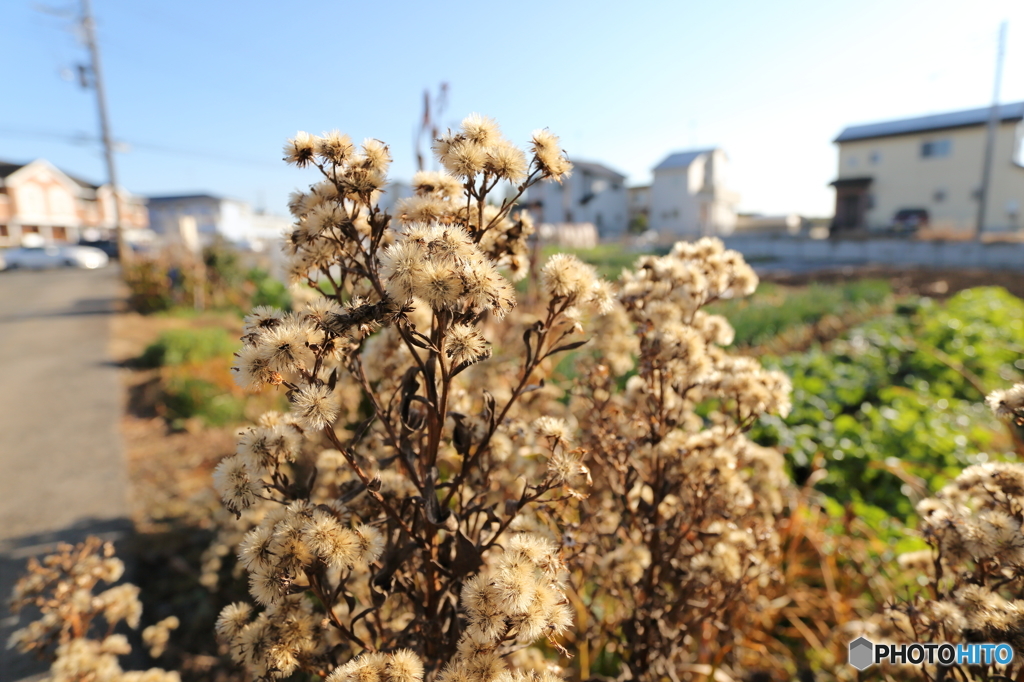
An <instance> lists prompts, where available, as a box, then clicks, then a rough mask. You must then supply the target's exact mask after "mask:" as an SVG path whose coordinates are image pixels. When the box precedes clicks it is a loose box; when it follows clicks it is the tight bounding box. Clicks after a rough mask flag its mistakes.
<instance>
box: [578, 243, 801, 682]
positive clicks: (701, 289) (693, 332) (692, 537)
mask: <svg viewBox="0 0 1024 682" xmlns="http://www.w3.org/2000/svg"><path fill="white" fill-rule="evenodd" d="M756 286H757V277H756V275H755V274H754V272H753V271H752V270H751V268H750V267H749V266H748V265H746V264H745V263H744V262H743V260H742V258H741V256H740V255H739V254H737V253H736V252H733V251H727V250H725V249H724V248H723V246H722V243H721V242H720V241H718V240H716V239H707V238H706V239H701V240H700V241H697V242H695V243H692V244H691V243H679V244H676V245H675V247H674V248H673V249H672V251H671V253H670V254H668V255H667V256H664V257H643V258H641V259H640V260H639V261H638V262H637V264H636V266H635V268H634V270H633V271H626V272H624V273H623V275H622V278H621V291H620V293H619V297H618V301H619V304H618V306H617V310H616V311H614V312H613V313H612V314H610V315H608V316H606V317H605V318H604V328H602V329H601V332H600V333H599V335H598V338H599V344H600V345H601V346H602V348H603V349H606V351H605V355H604V357H599V358H598V359H597V361H596V362H595V363H594V365H593V367H592V368H591V370H590V372H589V374H588V375H587V376H586V378H585V380H584V381H582V382H581V383H580V387H579V390H578V395H577V397H576V398H575V401H574V407H575V409H574V411H575V412H576V413H577V414H578V415H579V419H580V426H581V429H582V432H583V434H585V435H584V440H583V446H584V448H585V449H586V450H587V451H588V452H589V453H590V460H589V462H590V465H591V469H592V471H593V479H594V487H593V489H592V491H591V495H590V498H589V499H588V500H587V504H586V505H584V507H583V509H584V511H585V512H586V513H585V514H584V515H583V516H582V517H581V518H580V521H579V523H578V524H577V525H576V526H575V527H574V528H573V529H572V533H573V535H574V536H575V537H576V538H577V544H578V550H577V552H576V553H575V555H574V556H573V557H572V558H570V559H569V562H568V563H569V566H570V568H571V569H575V570H574V572H573V575H574V576H576V577H577V578H578V580H579V581H580V582H579V583H577V584H576V585H575V588H576V590H577V592H578V593H580V594H581V595H586V597H587V606H588V607H589V610H590V613H591V617H592V618H593V619H594V621H595V623H598V624H600V629H601V632H602V639H603V641H604V648H605V650H606V651H614V652H617V655H618V656H619V657H620V658H621V661H622V665H623V667H624V668H625V669H626V670H628V672H629V674H631V675H633V676H635V677H639V678H640V679H645V680H658V679H664V678H665V677H667V678H669V679H676V676H677V675H678V674H679V672H680V671H681V670H684V669H688V668H687V666H694V665H696V666H698V667H699V666H702V665H703V666H707V669H711V668H715V669H720V670H722V671H723V673H726V671H731V673H732V674H734V675H739V674H741V673H742V665H741V663H740V655H741V653H742V650H743V647H744V645H745V643H746V639H745V638H746V637H747V636H748V635H750V634H751V629H752V627H753V625H752V623H751V619H750V618H749V617H748V615H747V614H749V612H750V610H751V609H758V608H761V607H763V606H764V604H761V603H760V601H759V597H758V592H759V589H762V590H763V588H764V587H765V586H766V585H767V584H768V581H771V580H773V579H776V578H777V576H776V573H777V571H776V566H777V560H778V551H779V548H778V533H777V528H776V525H777V522H778V520H779V518H780V515H781V513H782V512H783V506H784V504H783V503H784V499H783V495H784V493H785V491H786V489H787V486H788V480H787V477H786V474H785V470H784V467H783V460H782V456H781V454H780V453H779V452H777V451H775V450H772V449H768V448H763V447H760V446H758V445H756V444H754V443H752V442H750V441H749V440H747V439H746V437H745V436H744V431H745V430H747V429H748V428H749V427H750V426H751V425H752V424H753V423H754V421H755V420H757V419H758V417H759V416H760V415H762V414H764V413H766V412H771V413H774V414H781V415H785V414H787V413H788V411H789V408H790V403H789V393H790V384H789V380H788V378H787V377H785V376H784V375H782V374H781V373H778V372H773V371H766V370H764V369H762V368H761V366H760V365H759V364H758V363H757V362H756V361H755V360H752V359H750V358H745V357H736V356H732V355H730V354H729V353H727V352H726V351H725V350H724V349H723V348H722V346H725V345H727V344H729V343H731V341H732V336H733V332H732V328H731V327H730V326H729V323H728V322H727V321H726V320H725V319H724V318H722V317H720V316H717V315H711V314H708V313H707V312H705V311H704V310H702V308H703V307H704V306H706V305H708V304H709V303H712V302H714V301H716V300H719V299H722V298H728V297H734V296H745V295H749V294H750V293H752V292H753V291H754V289H755V287H756ZM634 358H635V372H633V373H631V374H632V376H629V378H628V379H627V380H626V381H625V385H624V387H623V388H622V389H621V390H620V389H619V388H618V385H617V383H618V377H617V376H616V375H617V374H621V373H622V372H623V371H624V370H626V369H627V368H628V367H629V366H630V365H633V362H634V360H633V359H634ZM610 367H614V368H615V371H614V372H613V371H611V370H610ZM701 669H703V668H701ZM694 670H696V668H695V669H694ZM583 675H584V677H585V676H586V675H587V671H586V670H583Z"/></svg>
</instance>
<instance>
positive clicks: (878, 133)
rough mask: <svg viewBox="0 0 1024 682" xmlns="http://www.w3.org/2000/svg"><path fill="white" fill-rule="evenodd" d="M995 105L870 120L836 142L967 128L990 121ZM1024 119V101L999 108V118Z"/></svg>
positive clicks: (845, 132) (1002, 119)
mask: <svg viewBox="0 0 1024 682" xmlns="http://www.w3.org/2000/svg"><path fill="white" fill-rule="evenodd" d="M991 111H992V107H981V108H979V109H966V110H964V111H950V112H948V113H945V114H932V115H931V116H918V117H916V118H903V119H900V120H898V121H883V122H882V123H867V124H864V125H856V126H850V127H848V128H846V129H845V130H843V132H841V133H839V137H837V138H836V139H835V140H834V142H850V141H851V140H868V139H871V138H875V137H892V136H894V135H911V134H914V133H924V132H928V131H930V130H945V129H949V128H964V127H967V126H976V125H984V124H985V123H988V119H989V115H990V114H991ZM1022 118H1024V102H1013V103H1012V104H1003V105H1000V107H999V120H1000V121H1019V120H1021V119H1022Z"/></svg>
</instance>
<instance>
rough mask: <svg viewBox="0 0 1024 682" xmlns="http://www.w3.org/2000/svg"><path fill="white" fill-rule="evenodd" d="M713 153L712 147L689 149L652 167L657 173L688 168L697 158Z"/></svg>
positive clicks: (676, 153)
mask: <svg viewBox="0 0 1024 682" xmlns="http://www.w3.org/2000/svg"><path fill="white" fill-rule="evenodd" d="M713 151H715V148H714V147H712V148H710V149H691V150H690V151H686V152H675V153H674V154H669V155H668V157H667V158H666V159H665V160H664V161H662V162H661V163H659V164H658V165H657V166H655V167H654V170H656V171H659V170H668V169H670V168H688V167H689V166H690V164H691V163H693V162H694V161H696V160H697V159H698V158H700V157H701V156H704V155H705V154H710V153H711V152H713Z"/></svg>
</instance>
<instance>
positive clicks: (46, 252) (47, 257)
mask: <svg viewBox="0 0 1024 682" xmlns="http://www.w3.org/2000/svg"><path fill="white" fill-rule="evenodd" d="M2 260H3V262H5V263H6V266H7V269H8V270H10V269H12V268H29V269H33V270H38V269H42V268H59V267H72V268H86V269H88V270H95V269H96V268H102V267H104V266H105V265H106V264H107V263H109V262H110V259H109V258H108V257H107V254H105V253H103V252H102V251H100V250H99V249H96V248H93V247H91V246H22V247H19V248H16V249H8V250H7V251H4V252H3V259H2Z"/></svg>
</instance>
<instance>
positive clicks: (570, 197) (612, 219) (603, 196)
mask: <svg viewBox="0 0 1024 682" xmlns="http://www.w3.org/2000/svg"><path fill="white" fill-rule="evenodd" d="M572 165H573V171H572V175H570V176H569V177H568V178H566V179H564V180H563V181H562V183H561V184H559V183H557V182H552V181H550V180H549V181H545V182H540V183H538V184H536V185H534V186H533V187H531V188H530V189H528V190H527V192H526V199H525V203H526V205H527V206H529V208H530V211H531V212H532V213H533V215H534V217H535V218H536V219H537V222H539V223H551V224H557V223H593V225H594V226H595V227H596V228H597V233H598V235H599V236H600V238H601V239H615V238H618V237H620V236H622V235H623V234H625V232H626V227H627V225H628V221H629V200H628V198H627V196H626V185H625V180H626V176H625V175H623V174H622V173H619V172H618V171H614V170H612V169H611V168H608V167H607V166H604V165H602V164H600V163H592V162H588V161H575V160H574V161H573V162H572Z"/></svg>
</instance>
